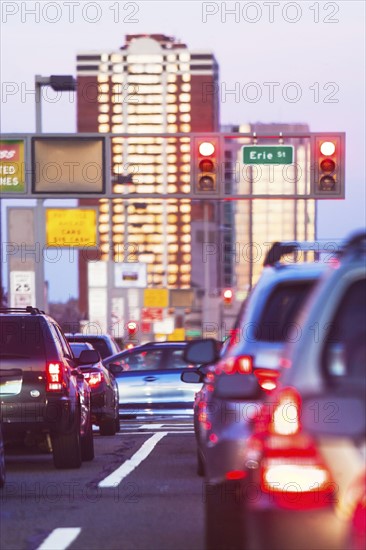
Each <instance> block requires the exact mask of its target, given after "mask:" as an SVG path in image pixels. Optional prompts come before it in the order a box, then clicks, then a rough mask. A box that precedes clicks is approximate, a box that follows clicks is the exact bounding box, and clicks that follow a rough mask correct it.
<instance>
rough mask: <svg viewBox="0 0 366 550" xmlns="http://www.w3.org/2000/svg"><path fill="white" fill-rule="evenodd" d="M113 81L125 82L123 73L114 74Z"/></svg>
mask: <svg viewBox="0 0 366 550" xmlns="http://www.w3.org/2000/svg"><path fill="white" fill-rule="evenodd" d="M111 80H112V82H123V74H112V76H111Z"/></svg>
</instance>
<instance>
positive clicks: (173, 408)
mask: <svg viewBox="0 0 366 550" xmlns="http://www.w3.org/2000/svg"><path fill="white" fill-rule="evenodd" d="M186 345H187V342H151V343H148V344H144V345H141V346H136V347H134V348H132V349H127V350H124V351H122V352H120V353H117V354H116V355H112V356H110V357H107V358H106V359H104V360H103V364H104V366H105V367H107V368H111V365H120V366H121V367H122V369H123V372H122V373H120V374H117V375H116V380H117V383H118V389H119V414H120V416H137V415H154V414H156V415H161V414H172V413H184V414H188V415H192V414H193V402H194V399H195V394H196V393H197V392H198V391H199V390H200V389H201V386H202V384H201V383H198V384H192V385H188V384H185V383H184V382H182V381H181V378H180V377H181V373H182V371H183V369H184V368H187V367H189V364H188V363H187V362H186V361H185V360H184V358H183V353H184V349H185V347H186Z"/></svg>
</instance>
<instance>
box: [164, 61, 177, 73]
mask: <svg viewBox="0 0 366 550" xmlns="http://www.w3.org/2000/svg"><path fill="white" fill-rule="evenodd" d="M166 70H167V71H168V72H169V73H177V72H178V65H176V64H175V63H174V64H173V63H169V64H168V65H167V67H166Z"/></svg>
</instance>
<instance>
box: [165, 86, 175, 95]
mask: <svg viewBox="0 0 366 550" xmlns="http://www.w3.org/2000/svg"><path fill="white" fill-rule="evenodd" d="M167 90H168V92H169V93H171V94H174V93H175V92H176V91H177V85H176V84H168V86H167Z"/></svg>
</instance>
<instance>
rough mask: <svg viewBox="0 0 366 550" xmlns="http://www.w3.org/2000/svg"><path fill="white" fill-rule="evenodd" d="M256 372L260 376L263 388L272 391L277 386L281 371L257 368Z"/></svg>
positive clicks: (259, 380) (259, 381) (259, 379)
mask: <svg viewBox="0 0 366 550" xmlns="http://www.w3.org/2000/svg"><path fill="white" fill-rule="evenodd" d="M254 374H255V375H256V377H257V378H258V384H259V385H260V387H261V388H262V389H263V390H266V391H272V390H274V389H275V388H276V387H277V378H278V376H279V374H280V373H279V372H278V371H276V370H270V369H256V370H255V371H254Z"/></svg>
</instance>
